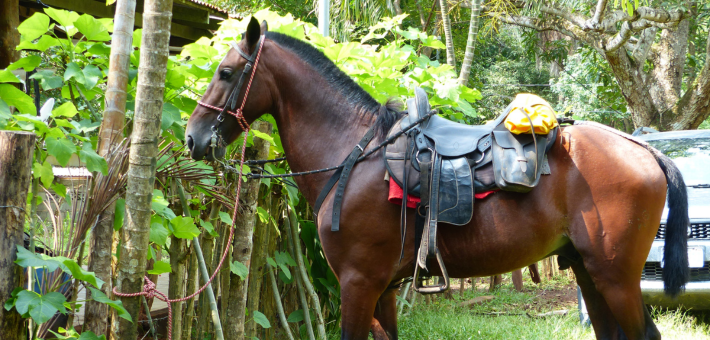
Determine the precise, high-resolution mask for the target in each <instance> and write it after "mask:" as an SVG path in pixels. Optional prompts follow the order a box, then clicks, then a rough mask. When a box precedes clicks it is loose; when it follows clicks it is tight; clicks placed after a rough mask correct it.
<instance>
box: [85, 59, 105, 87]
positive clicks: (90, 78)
mask: <svg viewBox="0 0 710 340" xmlns="http://www.w3.org/2000/svg"><path fill="white" fill-rule="evenodd" d="M82 73H84V86H86V89H87V90H91V89H93V88H94V86H96V84H97V83H98V82H99V80H100V79H103V77H104V74H103V73H101V70H100V69H99V68H98V67H96V66H95V65H93V64H89V65H86V67H84V70H82Z"/></svg>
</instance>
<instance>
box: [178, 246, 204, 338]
mask: <svg viewBox="0 0 710 340" xmlns="http://www.w3.org/2000/svg"><path fill="white" fill-rule="evenodd" d="M198 237H199V236H198ZM190 249H191V251H190V266H189V267H188V269H187V287H186V288H185V295H191V294H192V293H194V292H195V291H196V290H197V287H196V286H197V282H198V278H199V274H198V272H197V255H196V250H195V247H194V246H192V247H190ZM208 280H209V278H208ZM202 300H207V294H205V295H203V299H202ZM194 316H195V298H194V297H193V298H190V299H189V300H187V301H185V314H184V316H183V318H182V320H183V325H182V329H183V331H182V334H183V338H185V339H192V323H193V321H194Z"/></svg>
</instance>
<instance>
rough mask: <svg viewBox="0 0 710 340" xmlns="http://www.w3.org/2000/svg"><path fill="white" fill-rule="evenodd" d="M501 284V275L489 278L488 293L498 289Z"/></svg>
mask: <svg viewBox="0 0 710 340" xmlns="http://www.w3.org/2000/svg"><path fill="white" fill-rule="evenodd" d="M502 283H503V276H502V275H493V276H491V282H490V286H489V287H488V291H489V292H492V291H494V290H496V289H498V288H499V287H500V285H501V284H502Z"/></svg>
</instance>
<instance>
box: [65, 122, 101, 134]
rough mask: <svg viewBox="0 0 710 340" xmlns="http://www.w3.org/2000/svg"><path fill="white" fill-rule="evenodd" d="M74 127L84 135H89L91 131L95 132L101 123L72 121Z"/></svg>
mask: <svg viewBox="0 0 710 340" xmlns="http://www.w3.org/2000/svg"><path fill="white" fill-rule="evenodd" d="M71 124H72V125H74V128H75V129H76V130H77V131H79V132H82V133H89V132H91V131H94V130H96V129H98V128H99V126H101V122H92V121H91V120H89V119H82V120H81V121H79V122H77V121H72V122H71Z"/></svg>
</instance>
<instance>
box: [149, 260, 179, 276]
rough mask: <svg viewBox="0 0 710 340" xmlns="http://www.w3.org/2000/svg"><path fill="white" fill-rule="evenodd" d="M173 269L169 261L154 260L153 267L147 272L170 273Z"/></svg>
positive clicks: (154, 273)
mask: <svg viewBox="0 0 710 340" xmlns="http://www.w3.org/2000/svg"><path fill="white" fill-rule="evenodd" d="M172 271H173V269H172V268H171V267H170V263H167V262H163V261H156V262H155V263H153V269H151V270H148V274H153V275H160V274H164V273H170V272H172Z"/></svg>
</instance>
